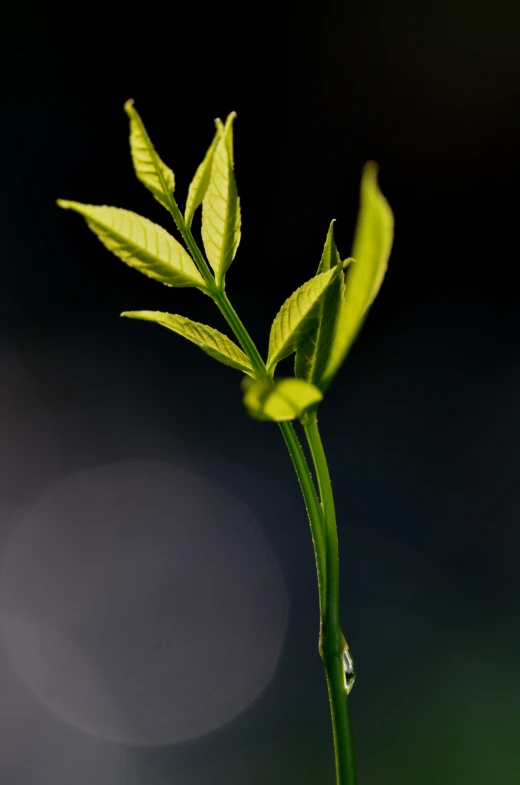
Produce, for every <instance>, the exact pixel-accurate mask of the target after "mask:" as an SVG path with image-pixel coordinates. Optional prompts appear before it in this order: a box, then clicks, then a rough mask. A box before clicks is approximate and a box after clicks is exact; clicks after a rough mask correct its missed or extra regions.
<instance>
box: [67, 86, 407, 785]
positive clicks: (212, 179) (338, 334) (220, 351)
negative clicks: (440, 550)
mask: <svg viewBox="0 0 520 785" xmlns="http://www.w3.org/2000/svg"><path fill="white" fill-rule="evenodd" d="M125 111H126V113H127V115H128V117H129V120H130V151H131V157H132V161H133V165H134V170H135V174H136V176H137V178H138V179H139V180H140V182H141V183H142V184H143V185H144V186H145V187H146V188H147V189H148V190H149V191H150V193H151V194H152V195H153V196H154V198H155V199H156V200H157V201H158V202H159V203H160V204H162V205H163V207H165V208H166V209H167V210H168V211H169V212H170V214H171V216H172V217H173V220H174V222H175V224H176V226H177V229H178V231H179V233H180V236H181V238H182V240H183V243H184V244H182V243H180V242H179V241H178V240H176V239H175V238H174V237H173V236H172V235H171V234H169V232H168V231H167V230H166V229H164V228H163V227H161V226H158V225H157V224H155V223H152V222H151V221H149V220H148V219H147V218H143V217H142V216H139V215H137V214H136V213H132V212H130V211H128V210H122V209H120V208H116V207H106V206H96V205H86V204H82V203H80V202H73V201H66V200H59V201H58V205H59V206H60V207H63V208H65V209H69V210H73V211H75V212H77V213H79V214H80V215H82V216H83V218H84V219H85V220H86V222H87V224H88V226H89V228H90V229H91V230H92V231H93V232H94V233H95V234H96V235H97V236H98V238H99V239H100V240H101V242H102V243H103V244H104V245H105V247H106V248H107V249H108V250H110V251H112V253H114V254H115V255H116V256H118V257H119V259H121V260H122V261H123V262H125V263H126V264H127V265H129V266H130V267H133V268H134V269H136V270H138V271H139V272H141V273H144V274H145V275H147V276H149V277H151V278H154V279H155V280H157V281H159V282H160V283H163V284H164V285H166V286H170V287H186V286H190V287H193V288H197V289H199V290H200V291H201V292H202V293H204V294H205V295H207V296H209V297H211V298H212V299H213V301H214V302H215V305H216V306H217V308H218V309H219V310H220V312H221V313H222V315H223V316H224V318H225V320H226V322H227V324H228V326H229V328H230V330H231V332H232V334H233V336H234V338H235V339H236V343H235V341H233V340H232V339H231V338H230V337H229V336H227V335H224V334H223V333H221V332H220V331H218V330H216V329H215V328H213V327H211V326H209V325H206V324H200V323H198V322H194V321H192V320H190V319H187V318H186V317H184V316H181V315H179V314H172V313H164V312H160V311H125V312H123V314H122V316H125V317H128V318H132V319H139V320H143V321H149V322H155V323H156V324H159V325H161V326H163V327H166V328H167V329H169V330H170V331H172V332H174V333H176V334H177V335H180V336H182V337H183V338H186V339H187V340H189V341H190V342H191V343H193V344H195V345H196V346H199V347H200V348H201V349H202V350H203V351H204V352H206V354H208V355H209V356H211V357H213V358H214V359H216V360H218V361H219V362H221V363H224V364H225V365H228V366H230V367H232V368H234V369H235V370H238V371H240V372H241V373H242V374H245V376H244V379H243V382H242V391H243V401H244V405H245V408H246V411H247V412H248V413H249V414H250V415H251V416H252V417H254V418H255V419H257V420H260V421H272V422H277V423H278V425H279V428H280V430H281V433H282V436H283V438H284V441H285V444H286V446H287V449H288V452H289V455H290V456H291V459H292V462H293V465H294V469H295V471H296V475H297V478H298V481H299V483H300V488H301V491H302V495H303V499H304V503H305V507H306V510H307V515H308V518H309V524H310V529H311V535H312V542H313V548H314V556H315V561H316V570H317V577H318V592H319V604H320V634H319V646H318V650H319V653H320V656H321V658H322V661H323V665H324V669H325V675H326V680H327V686H328V692H329V701H330V709H331V719H332V730H333V739H334V751H335V761H336V783H337V785H355V783H356V770H355V761H354V746H353V736H352V729H351V721H350V712H349V705H348V693H349V692H350V689H351V687H352V684H353V674H352V672H351V668H352V666H351V662H352V660H351V657H350V653H349V652H348V647H347V644H346V640H345V637H344V635H343V631H342V628H341V621H340V604H339V596H340V594H339V576H340V573H339V542H338V533H337V527H336V512H335V505H334V496H333V492H332V483H331V478H330V474H329V468H328V465H327V459H326V455H325V451H324V448H323V444H322V441H321V437H320V433H319V429H318V410H319V407H321V406H322V404H323V400H324V397H325V393H326V391H327V389H328V387H329V385H330V383H331V382H332V380H333V378H334V377H335V375H336V373H337V372H338V370H339V368H340V367H341V365H342V363H343V361H344V360H345V357H346V356H347V354H348V351H349V350H350V348H351V346H352V344H353V342H354V340H355V338H356V335H357V333H358V332H359V329H360V328H361V326H362V324H363V321H364V319H365V318H366V315H367V313H368V310H369V308H370V306H371V305H372V303H373V301H374V299H375V297H376V295H377V293H378V291H379V288H380V286H381V284H382V281H383V278H384V275H385V272H386V267H387V263H388V258H389V256H390V251H391V247H392V240H393V215H392V211H391V209H390V207H389V205H388V202H387V201H386V199H385V198H384V196H383V195H382V193H381V191H380V189H379V186H378V182H377V166H376V164H374V163H372V162H369V163H368V164H367V165H366V166H365V168H364V170H363V175H362V179H361V198H360V208H359V214H358V220H357V226H356V231H355V237H354V242H353V248H352V256H351V257H348V258H347V259H346V260H345V261H342V260H341V256H340V254H339V251H338V249H337V247H336V243H335V239H334V234H333V223H331V225H330V227H329V231H328V233H327V237H326V240H325V245H324V248H323V252H322V254H321V259H320V262H319V265H318V269H317V272H316V275H315V276H314V277H313V278H312V279H311V280H310V281H307V282H306V283H303V284H301V285H300V286H299V287H298V288H297V289H296V291H295V292H294V293H293V294H292V295H291V296H290V297H289V298H288V299H287V300H286V301H285V303H284V304H283V305H282V307H281V308H280V310H279V312H278V314H277V315H276V317H275V318H274V320H273V324H272V327H271V334H270V339H269V354H268V357H267V358H266V359H265V360H264V358H263V357H262V355H261V354H260V352H259V351H258V349H257V347H256V345H255V343H254V342H253V340H252V338H251V336H250V335H249V332H248V331H247V329H246V327H245V326H244V324H243V322H242V321H241V319H240V318H239V316H238V314H237V312H236V311H235V309H234V308H233V305H232V304H231V302H230V300H229V298H228V296H227V293H226V275H227V272H228V270H229V268H230V266H231V264H232V262H233V260H234V259H235V256H236V253H237V250H238V246H239V243H240V231H241V212H240V200H239V196H238V190H237V184H236V178H235V171H234V153H233V122H234V119H235V114H234V113H232V114H230V115H229V116H228V118H227V120H226V121H225V123H222V122H221V121H220V120H217V121H216V131H215V134H214V137H213V140H212V142H211V144H210V146H209V148H208V150H207V152H206V154H205V156H204V157H203V159H202V162H201V163H200V164H199V165H198V167H197V169H196V172H195V176H194V178H193V180H192V182H191V184H190V185H189V188H188V191H187V200H186V207H185V210H184V213H183V212H182V211H181V210H180V208H179V206H178V204H177V201H176V198H175V197H174V189H175V175H174V173H173V170H172V169H170V168H169V166H167V165H166V164H165V163H164V162H163V160H162V159H161V158H160V157H159V154H158V152H157V151H156V150H155V148H154V146H153V144H152V142H151V139H150V136H149V134H148V132H147V130H146V128H145V125H144V123H143V121H142V119H141V117H140V115H139V114H138V113H137V110H136V109H135V107H134V102H133V101H127V103H126V104H125ZM199 207H202V221H201V236H202V242H203V247H202V248H201V247H200V246H199V244H198V243H197V241H196V240H195V238H194V236H193V233H192V228H191V227H192V223H193V220H194V218H195V216H196V213H197V210H198V208H199ZM291 354H294V355H295V365H294V376H292V377H278V376H276V367H277V364H278V363H279V362H280V361H281V360H282V359H284V358H286V357H288V356H289V355H291ZM295 423H296V425H299V426H301V427H302V429H303V433H304V435H305V438H306V441H307V445H308V448H309V453H310V456H311V459H312V466H313V471H314V476H313V474H312V473H311V470H310V468H309V464H308V462H307V458H306V455H305V452H304V450H303V448H302V445H301V443H300V440H299V438H298V434H297V431H296V428H295ZM345 662H347V663H348V670H349V672H348V674H347V676H348V678H347V677H346V674H345Z"/></svg>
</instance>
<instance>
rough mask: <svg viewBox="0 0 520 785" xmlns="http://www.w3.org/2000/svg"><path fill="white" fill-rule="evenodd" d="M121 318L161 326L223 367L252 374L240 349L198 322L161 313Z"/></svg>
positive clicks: (225, 337)
mask: <svg viewBox="0 0 520 785" xmlns="http://www.w3.org/2000/svg"><path fill="white" fill-rule="evenodd" d="M121 316H126V317H128V318H129V319H142V320H143V321H147V322H156V323H157V324H161V325H162V326H163V327H167V328H168V330H173V332H174V333H177V334H178V335H182V336H183V338H187V340H188V341H191V342H192V343H194V344H196V345H197V346H199V347H200V348H201V349H202V350H203V351H205V352H206V354H209V355H210V357H213V358H214V359H215V360H219V362H221V363H224V365H230V366H231V367H232V368H237V369H238V370H239V371H242V372H243V373H247V374H252V372H253V366H252V365H251V363H250V361H249V359H248V357H247V355H246V354H244V352H243V351H242V349H240V348H239V347H238V346H237V345H236V344H235V343H233V341H231V340H230V339H229V338H228V337H227V335H224V334H223V333H221V332H219V331H218V330H215V329H214V328H213V327H208V325H207V324H199V322H193V321H191V319H186V317H185V316H178V315H177V314H173V313H163V312H162V311H125V312H124V313H122V314H121Z"/></svg>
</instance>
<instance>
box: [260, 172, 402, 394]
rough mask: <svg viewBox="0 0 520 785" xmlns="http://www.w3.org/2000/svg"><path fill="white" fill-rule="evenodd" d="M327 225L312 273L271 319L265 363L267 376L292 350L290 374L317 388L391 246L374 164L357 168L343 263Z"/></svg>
mask: <svg viewBox="0 0 520 785" xmlns="http://www.w3.org/2000/svg"><path fill="white" fill-rule="evenodd" d="M333 226H334V222H332V223H331V224H330V227H329V231H328V233H327V239H326V241H325V246H324V248H323V253H322V256H321V260H320V264H319V266H318V271H317V274H316V276H315V277H314V278H312V279H311V280H310V281H307V283H305V284H304V285H303V286H301V287H300V288H299V289H297V290H296V292H294V293H293V294H292V295H291V296H290V297H289V299H288V300H286V302H285V303H284V304H283V306H282V307H281V309H280V311H279V312H278V314H277V316H276V318H275V320H274V322H273V325H272V328H271V335H270V340H269V358H268V362H267V367H268V371H269V372H270V373H271V374H272V373H273V372H274V369H275V367H276V364H277V363H278V362H280V360H282V359H283V358H284V357H287V356H289V355H290V354H292V353H293V352H296V357H295V375H296V377H297V378H299V379H303V380H305V381H306V382H309V383H310V384H313V385H315V386H316V387H318V388H319V389H320V390H322V391H324V390H325V389H326V388H327V387H328V385H329V384H330V382H331V381H332V379H333V377H334V376H335V374H336V372H337V370H338V369H339V367H340V365H341V364H342V362H343V360H344V358H345V356H346V354H347V352H348V350H349V349H350V347H351V345H352V343H353V341H354V339H355V337H356V335H357V332H358V331H359V329H360V327H361V325H362V323H363V320H364V318H365V315H366V313H367V311H368V308H369V307H370V305H371V304H372V302H373V300H374V298H375V296H376V294H377V292H378V291H379V288H380V286H381V283H382V281H383V277H384V274H385V271H386V268H387V263H388V257H389V255H390V250H391V247H392V239H393V215H392V211H391V209H390V207H389V205H388V203H387V201H386V199H385V198H384V196H383V195H382V193H381V191H380V190H379V187H378V184H377V167H376V165H375V164H373V163H369V164H367V165H366V166H365V168H364V170H363V176H362V180H361V201H360V209H359V216H358V222H357V226H356V232H355V238H354V245H353V249H352V257H353V258H349V259H347V260H346V261H345V262H342V261H341V258H340V255H339V253H338V250H337V248H336V244H335V241H334V232H333ZM350 263H352V264H350ZM347 265H350V266H349V269H348V270H347V275H346V281H345V276H344V274H343V270H344V268H345V267H346V266H347Z"/></svg>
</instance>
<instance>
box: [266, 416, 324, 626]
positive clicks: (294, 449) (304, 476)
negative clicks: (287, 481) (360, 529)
mask: <svg viewBox="0 0 520 785" xmlns="http://www.w3.org/2000/svg"><path fill="white" fill-rule="evenodd" d="M278 424H279V426H280V430H281V432H282V434H283V438H284V439H285V444H286V445H287V449H288V450H289V455H290V456H291V458H292V462H293V466H294V469H295V471H296V475H297V477H298V480H299V483H300V488H301V492H302V495H303V499H304V501H305V507H306V508H307V515H308V516H309V523H310V527H311V535H312V544H313V546H314V558H315V559H316V571H317V573H318V592H319V599H320V617H323V613H324V611H325V606H326V596H325V589H326V580H327V579H326V575H327V570H326V550H325V530H324V527H323V519H322V514H321V507H320V503H319V500H318V497H317V495H316V488H315V487H314V482H313V480H312V476H311V473H310V471H309V467H308V465H307V461H306V459H305V454H304V452H303V450H302V446H301V444H300V440H299V439H298V436H297V434H296V431H295V429H294V427H293V425H292V423H290V422H281V423H278Z"/></svg>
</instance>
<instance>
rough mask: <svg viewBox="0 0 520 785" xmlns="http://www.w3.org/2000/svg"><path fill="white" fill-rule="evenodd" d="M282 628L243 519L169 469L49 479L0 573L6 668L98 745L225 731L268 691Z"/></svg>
mask: <svg viewBox="0 0 520 785" xmlns="http://www.w3.org/2000/svg"><path fill="white" fill-rule="evenodd" d="M286 618H287V598H286V593H285V588H284V583H283V579H282V576H281V572H280V569H279V567H278V564H277V562H276V560H275V558H274V556H273V553H272V551H271V550H270V548H269V546H268V544H267V542H266V541H265V539H264V537H263V535H262V533H261V530H260V529H259V527H258V525H257V523H256V521H255V519H254V518H253V516H252V514H251V512H250V511H249V510H248V508H247V507H246V506H245V505H244V504H243V503H242V502H240V501H239V500H238V499H236V498H235V497H233V496H232V495H231V494H230V493H228V492H227V491H226V490H224V489H223V488H220V487H218V486H217V485H215V484H213V483H211V482H209V481H208V480H206V479H204V478H202V477H200V476H198V475H197V474H195V473H192V472H190V471H187V470H186V469H184V468H180V467H178V466H174V465H168V464H162V463H156V462H145V461H126V462H120V463H114V464H110V465H108V466H102V467H95V468H92V469H89V470H84V471H81V472H78V473H76V474H73V475H71V476H69V477H68V478H66V479H65V480H62V481H61V482H60V483H58V484H57V485H55V486H54V487H53V488H52V489H51V490H50V491H49V492H48V493H47V494H46V495H45V496H44V497H43V498H41V499H40V500H39V501H38V503H37V504H36V505H35V506H34V507H33V508H32V509H31V510H30V511H29V512H28V513H27V514H26V516H25V517H24V519H23V521H22V522H21V524H20V525H19V526H18V527H17V528H16V529H15V531H14V533H13V535H12V536H11V538H10V541H9V542H8V544H7V547H6V549H5V552H4V555H3V559H2V563H1V565H0V624H1V627H0V629H1V633H2V639H3V642H4V645H5V647H6V649H7V651H8V652H9V654H10V657H11V658H12V661H13V662H14V663H15V666H16V668H17V670H18V672H19V673H20V675H21V676H22V677H23V678H24V679H25V680H26V682H27V683H28V684H29V685H30V687H31V688H32V689H33V691H34V692H35V693H36V694H37V695H38V696H39V697H40V698H41V699H42V700H43V701H44V702H45V703H46V704H47V705H48V706H49V707H51V708H52V709H53V710H54V711H55V712H56V713H57V714H59V715H60V716H61V717H63V718H64V719H65V720H67V721H68V722H70V723H71V724H73V725H76V726H77V727H80V728H82V729H83V730H85V731H87V732H89V733H92V734H95V735H97V736H101V737H105V738H108V739H111V740H114V741H122V742H127V743H135V744H167V743H172V742H176V741H183V740H186V739H190V738H194V737H196V736H200V735H202V734H204V733H207V732H209V731H211V730H213V729H215V728H217V727H219V726H221V725H222V724H224V723H226V722H228V721H229V720H231V719H232V718H233V717H235V716H236V715H237V714H239V713H240V712H241V711H243V710H244V709H245V708H246V707H247V706H248V705H249V704H250V703H251V702H252V701H253V700H254V699H255V698H257V697H258V696H259V695H260V694H261V692H262V691H263V690H264V689H265V687H266V686H267V685H268V683H269V681H270V680H271V678H272V676H273V673H274V671H275V668H276V664H277V661H278V658H279V654H280V651H281V647H282V644H283V638H284V633H285V628H286Z"/></svg>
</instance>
